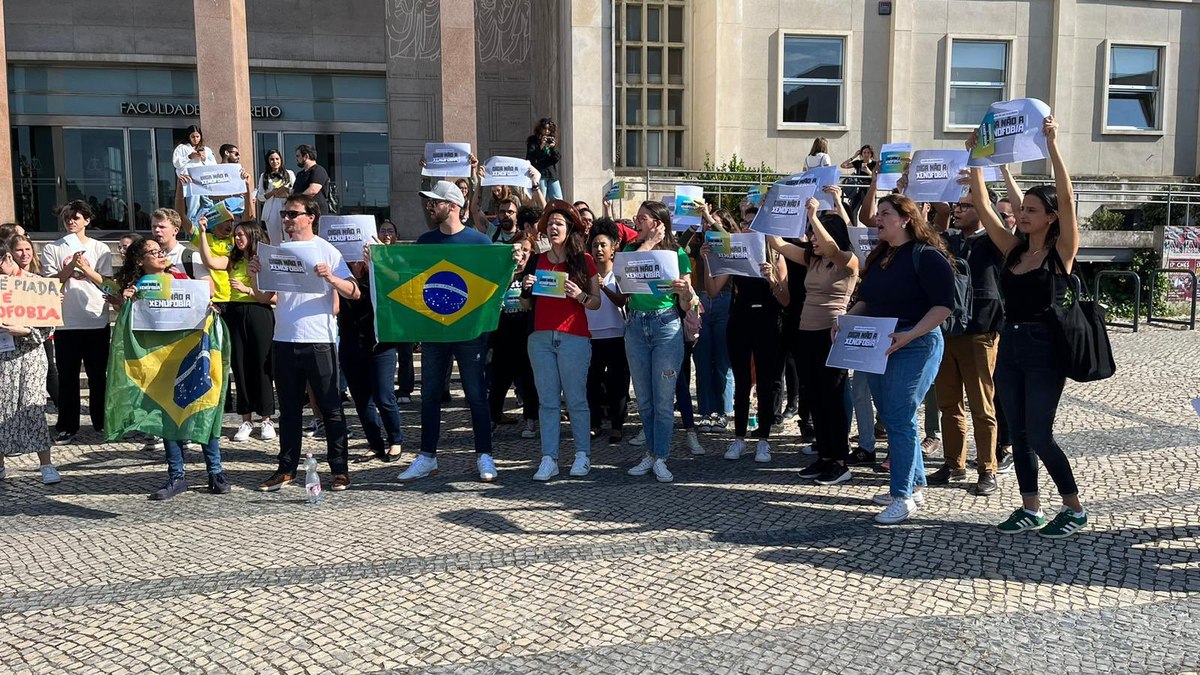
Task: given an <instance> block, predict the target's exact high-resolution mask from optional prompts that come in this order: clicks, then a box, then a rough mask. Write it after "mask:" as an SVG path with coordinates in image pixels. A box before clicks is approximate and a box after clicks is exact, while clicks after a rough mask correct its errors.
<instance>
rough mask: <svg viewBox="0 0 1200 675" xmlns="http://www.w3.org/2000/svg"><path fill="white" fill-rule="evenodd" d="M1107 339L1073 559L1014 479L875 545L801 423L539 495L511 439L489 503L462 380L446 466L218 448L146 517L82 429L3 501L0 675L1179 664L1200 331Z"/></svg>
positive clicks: (127, 474)
mask: <svg viewBox="0 0 1200 675" xmlns="http://www.w3.org/2000/svg"><path fill="white" fill-rule="evenodd" d="M1113 341H1114V347H1115V349H1116V352H1117V359H1118V364H1119V372H1118V374H1117V376H1116V377H1114V378H1112V379H1111V380H1108V381H1105V382H1100V383H1093V384H1087V385H1078V384H1074V383H1070V384H1069V385H1068V389H1067V392H1066V394H1065V396H1064V401H1063V406H1062V407H1061V409H1060V410H1059V414H1058V421H1057V427H1056V428H1057V431H1058V437H1059V440H1060V443H1061V444H1062V445H1063V447H1064V448H1065V449H1066V450H1067V452H1068V453H1069V454H1070V456H1071V459H1072V462H1073V464H1074V467H1075V471H1076V474H1077V477H1078V481H1079V484H1080V485H1081V488H1082V491H1083V492H1082V495H1083V498H1084V501H1085V504H1086V505H1087V506H1088V508H1089V510H1090V512H1091V519H1092V524H1091V527H1090V529H1089V530H1087V531H1086V532H1084V533H1083V534H1082V535H1080V536H1078V537H1076V538H1074V539H1071V540H1066V541H1050V540H1046V539H1042V538H1039V537H1036V536H1017V537H1007V536H1004V535H1001V534H999V533H997V532H996V531H995V530H994V529H993V528H992V525H994V524H995V523H997V522H999V521H1000V520H1002V519H1003V518H1004V517H1005V516H1006V515H1007V514H1008V512H1009V511H1011V510H1012V509H1013V508H1015V506H1016V505H1017V504H1018V503H1019V497H1018V495H1017V490H1016V484H1015V479H1014V478H1013V477H1011V476H1002V477H1001V490H1000V492H999V493H998V494H996V495H994V496H992V497H989V498H983V497H975V496H973V495H971V494H969V493H968V492H967V491H966V485H965V484H955V485H952V486H949V487H945V488H931V489H929V490H928V492H927V498H928V503H927V505H926V507H925V508H923V509H922V510H921V511H919V512H918V514H917V515H916V517H915V518H913V519H912V520H911V521H909V522H908V523H906V524H904V525H901V526H896V527H882V526H878V525H876V524H875V523H874V522H873V520H872V516H874V514H875V513H876V512H877V511H878V507H875V506H873V505H871V504H870V502H869V499H870V497H871V495H872V494H874V493H876V492H879V491H882V490H885V489H886V475H885V474H880V473H874V472H872V471H869V470H857V471H856V472H855V479H854V480H853V481H851V482H849V483H845V484H842V485H839V486H835V487H831V488H824V487H820V486H817V485H814V484H811V483H804V482H801V481H799V480H798V479H797V478H796V472H797V470H798V469H799V468H801V467H803V466H805V465H807V463H808V462H810V461H811V460H812V458H811V457H810V456H808V455H804V454H802V453H801V452H800V446H799V444H798V442H797V440H798V439H797V438H796V436H795V435H794V432H795V426H794V425H790V424H789V425H788V426H787V427H786V428H785V430H784V433H782V434H780V435H779V436H778V438H777V439H776V441H775V454H774V459H773V461H772V463H771V464H769V465H761V464H755V463H754V462H753V461H752V460H750V459H743V460H741V461H739V462H730V461H726V460H724V459H722V458H721V453H722V452H723V451H724V447H725V444H726V443H727V442H728V441H729V440H730V439H729V437H728V436H722V435H717V434H707V435H704V436H703V440H704V443H705V445H706V447H707V449H708V454H707V455H706V456H703V457H692V456H691V455H690V454H688V452H687V448H686V445H685V444H684V437H683V435H682V434H681V433H680V434H677V438H676V449H675V452H674V453H673V457H672V458H671V460H670V462H669V466H670V467H671V469H672V471H674V472H675V478H676V482H675V483H674V484H671V485H661V484H658V483H656V482H654V481H653V479H652V477H645V478H633V477H630V476H627V475H625V472H624V470H625V469H626V468H628V467H629V466H630V465H631V464H633V463H634V462H636V461H637V459H638V457H639V455H640V453H639V452H638V449H637V448H633V447H631V446H628V445H621V446H608V445H607V443H605V442H604V440H603V439H601V440H600V442H598V443H597V444H596V447H595V450H594V453H593V461H594V464H593V467H594V468H593V471H592V474H591V475H590V476H589V477H587V478H585V479H571V478H567V477H566V468H567V466H568V465H569V458H570V457H571V456H572V454H573V448H572V447H571V441H570V434H569V433H568V432H567V430H566V429H564V433H563V452H562V457H563V460H562V462H563V474H562V476H563V477H561V478H559V479H556V480H554V481H551V482H550V483H548V484H539V483H534V482H533V481H532V480H530V477H531V476H532V474H533V472H534V470H535V468H536V464H537V460H538V459H539V445H538V441H537V440H532V441H531V440H522V439H520V437H519V435H518V428H517V427H512V426H504V427H501V429H500V431H499V432H498V434H497V449H496V461H497V465H498V467H499V469H500V478H499V480H498V481H497V482H496V483H494V484H490V485H485V484H482V483H479V482H478V481H477V480H476V477H477V476H476V474H475V462H474V454H473V453H472V451H471V448H470V443H471V435H470V428H469V416H468V415H467V414H466V411H465V410H464V409H463V407H462V405H463V399H462V398H461V392H458V391H456V392H455V399H454V402H453V403H452V404H451V406H450V407H449V408H448V409H447V411H446V422H447V423H446V424H445V425H444V427H443V428H444V429H445V433H446V436H445V438H444V439H443V442H442V453H441V455H440V458H439V463H440V464H441V468H442V474H441V475H440V476H436V477H433V478H430V479H427V480H425V481H422V482H418V483H415V484H411V485H400V484H398V483H396V482H395V481H394V478H395V476H396V474H397V473H399V471H400V470H401V469H402V468H403V466H404V465H405V464H407V460H408V459H409V458H411V454H408V453H406V456H405V460H404V461H402V462H400V463H396V464H387V465H385V464H382V463H380V462H374V463H370V464H366V465H355V466H354V469H353V474H352V478H353V486H352V487H351V489H350V490H349V491H347V492H344V493H336V494H327V497H326V499H325V500H324V501H323V502H322V503H320V504H318V505H315V506H314V505H309V504H307V503H306V502H305V500H304V491H303V487H302V485H295V486H289V487H286V488H285V489H284V490H283V491H281V492H278V493H274V494H263V493H259V492H256V491H254V490H253V488H254V487H255V486H256V485H257V484H258V482H260V481H261V480H262V479H264V478H266V476H267V475H268V474H269V473H270V472H271V470H272V469H273V467H274V464H275V459H274V455H275V448H274V446H273V444H268V443H265V442H263V441H261V440H257V437H256V438H255V439H253V440H251V441H249V442H246V443H240V444H238V443H233V442H232V441H226V442H224V443H223V446H224V448H223V455H224V463H225V468H226V471H227V472H228V474H229V476H230V478H231V480H232V482H233V483H234V485H235V487H234V491H233V492H232V493H231V494H229V495H224V496H214V495H210V494H208V493H207V492H206V491H205V490H204V489H203V487H204V482H205V481H204V474H203V463H202V462H201V459H200V456H199V454H198V453H195V452H191V453H189V455H188V459H189V464H188V469H189V471H190V473H189V479H190V481H191V484H192V487H193V489H192V490H191V491H189V492H188V493H185V494H184V495H181V496H180V497H177V498H176V499H174V500H172V501H170V502H165V503H162V502H151V501H148V500H147V499H146V496H147V495H148V493H149V492H151V491H152V490H154V489H156V488H157V487H159V485H160V484H161V483H162V481H163V480H164V479H165V475H166V474H165V471H166V470H165V464H164V462H163V460H162V458H161V457H160V455H159V453H157V452H150V451H145V450H142V449H141V447H140V444H135V443H132V442H122V443H105V442H102V441H101V440H99V439H98V438H97V437H96V435H95V434H92V433H90V432H84V433H81V434H80V436H79V437H78V439H77V443H76V444H74V445H72V446H69V447H65V448H59V449H56V450H55V458H56V462H57V463H58V464H59V467H60V469H61V470H62V473H63V482H62V483H61V484H59V485H57V486H50V487H46V486H43V485H42V484H41V482H40V478H39V475H38V473H37V471H36V466H35V465H36V462H35V461H34V460H33V458H32V457H29V458H19V459H14V460H10V461H9V478H8V480H6V481H4V482H2V483H0V625H2V626H3V630H0V672H6V673H129V672H139V673H140V672H153V673H360V672H423V673H481V674H482V673H535V672H536V673H566V672H570V673H667V672H671V673H675V672H686V673H793V672H818V671H822V672H846V673H857V672H863V673H867V672H888V673H922V672H977V671H986V672H1001V673H1027V672H1081V673H1092V672H1121V673H1142V672H1145V673H1180V672H1195V671H1196V670H1197V669H1200V546H1198V543H1200V417H1198V416H1197V415H1196V413H1195V412H1194V411H1193V410H1192V408H1191V405H1190V401H1189V400H1190V399H1191V398H1192V397H1194V396H1197V395H1200V387H1198V386H1197V379H1196V361H1197V359H1196V355H1197V354H1200V334H1197V333H1194V332H1186V331H1179V330H1167V329H1156V328H1151V329H1144V330H1143V331H1142V332H1141V333H1139V334H1136V335H1134V334H1130V333H1128V332H1114V335H1113ZM415 403H416V402H414V405H410V406H406V407H405V409H404V410H403V419H404V422H405V425H406V432H407V434H408V442H407V443H406V445H405V447H406V448H416V447H417V441H418V438H419V434H420V430H419V428H418V415H417V408H416V405H415ZM511 403H512V401H511V399H510V404H511ZM511 412H513V413H516V410H515V409H514V410H512V411H511ZM85 418H86V416H85ZM237 421H238V420H237V419H236V418H235V417H234V416H228V417H227V419H226V436H227V437H228V436H231V435H232V434H233V432H234V430H235V429H236V426H237ZM352 421H353V422H354V423H355V424H356V423H357V420H353V418H352ZM634 421H635V423H636V416H635V417H634ZM635 428H636V427H635ZM256 433H257V432H256ZM364 446H365V443H364V442H363V441H362V440H361V435H360V436H359V437H358V439H355V440H352V441H351V450H352V452H358V451H361V450H362V448H363V447H364ZM305 447H306V449H311V450H312V451H313V452H314V453H315V454H317V455H318V456H321V455H323V451H324V444H323V442H320V441H313V440H305ZM931 464H933V465H934V466H936V462H931ZM360 467H362V468H360ZM931 468H932V467H931ZM322 470H323V471H327V467H325V466H324V465H322ZM328 478H329V476H328V474H327V473H326V474H325V479H326V481H328ZM1043 489H1044V494H1045V495H1047V497H1048V499H1047V506H1048V507H1057V504H1055V503H1054V502H1053V500H1051V499H1049V496H1051V495H1053V494H1054V490H1053V485H1052V484H1051V483H1050V482H1049V479H1048V478H1047V477H1046V476H1045V475H1044V473H1043Z"/></svg>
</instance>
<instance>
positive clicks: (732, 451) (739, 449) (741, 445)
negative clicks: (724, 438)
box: [725, 438, 746, 459]
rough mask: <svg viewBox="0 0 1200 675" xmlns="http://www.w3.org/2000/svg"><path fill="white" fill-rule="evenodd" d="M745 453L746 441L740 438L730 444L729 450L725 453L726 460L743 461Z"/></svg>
mask: <svg viewBox="0 0 1200 675" xmlns="http://www.w3.org/2000/svg"><path fill="white" fill-rule="evenodd" d="M745 451H746V441H744V440H742V439H740V438H739V439H737V440H736V441H734V442H732V443H730V444H729V449H728V450H726V451H725V459H741V458H742V453H743V452H745Z"/></svg>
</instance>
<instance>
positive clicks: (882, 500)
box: [871, 491, 925, 506]
mask: <svg viewBox="0 0 1200 675" xmlns="http://www.w3.org/2000/svg"><path fill="white" fill-rule="evenodd" d="M912 500H913V503H914V504H916V505H917V506H925V493H924V492H921V491H917V492H914V493H913V496H912ZM871 501H873V502H875V503H876V504H878V505H880V506H888V505H889V504H891V503H892V493H890V492H882V493H880V494H877V495H875V496H874V497H871Z"/></svg>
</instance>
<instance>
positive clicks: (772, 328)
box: [726, 309, 783, 438]
mask: <svg viewBox="0 0 1200 675" xmlns="http://www.w3.org/2000/svg"><path fill="white" fill-rule="evenodd" d="M782 329H783V326H782V322H781V320H780V316H779V312H778V310H774V311H773V310H771V309H761V310H754V309H751V310H747V311H745V312H738V313H733V314H730V316H729V329H728V331H727V333H726V336H727V337H726V340H727V341H728V343H729V363H730V365H731V366H732V367H733V432H734V435H735V436H737V437H738V438H745V437H746V426H747V423H748V421H749V417H750V387H751V385H752V384H754V382H757V387H755V390H756V391H757V392H758V411H757V415H758V431H757V432H756V433H755V436H756V437H758V438H770V436H771V424H772V423H773V422H774V421H775V389H776V388H775V385H776V381H777V380H778V379H779V378H780V376H781V373H782V369H783V360H782V358H781V355H782V339H783V338H782ZM752 357H753V359H754V377H753V378H751V376H750V361H751V358H752Z"/></svg>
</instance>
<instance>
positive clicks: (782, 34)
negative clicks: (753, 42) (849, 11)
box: [775, 30, 854, 131]
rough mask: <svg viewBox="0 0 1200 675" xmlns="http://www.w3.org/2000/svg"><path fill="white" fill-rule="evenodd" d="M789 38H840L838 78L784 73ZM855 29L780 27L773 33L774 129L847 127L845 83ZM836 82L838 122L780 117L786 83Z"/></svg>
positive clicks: (848, 101) (847, 92)
mask: <svg viewBox="0 0 1200 675" xmlns="http://www.w3.org/2000/svg"><path fill="white" fill-rule="evenodd" d="M788 38H814V39H826V40H827V39H830V38H836V39H840V40H841V41H842V77H841V79H840V80H830V79H813V78H792V77H784V72H785V70H784V66H785V64H786V63H787V61H786V45H787V40H788ZM853 39H854V33H853V32H852V31H822V30H780V31H779V32H778V33H777V34H776V41H777V42H778V43H779V44H778V45H777V46H776V68H777V70H776V73H775V98H776V102H775V129H776V130H777V131H849V130H850V126H849V122H848V120H850V119H851V118H852V116H853V115H852V111H851V108H850V87H849V86H848V84H849V81H850V79H851V78H850V77H849V73H850V72H851V66H852V65H853V63H852V58H853V54H854V51H853V50H854V44H853ZM833 82H837V83H838V89H839V95H838V121H837V122H785V121H784V119H783V109H784V105H783V99H784V96H783V90H784V87H785V86H786V85H788V84H804V83H810V84H825V85H828V84H831V83H833Z"/></svg>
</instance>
